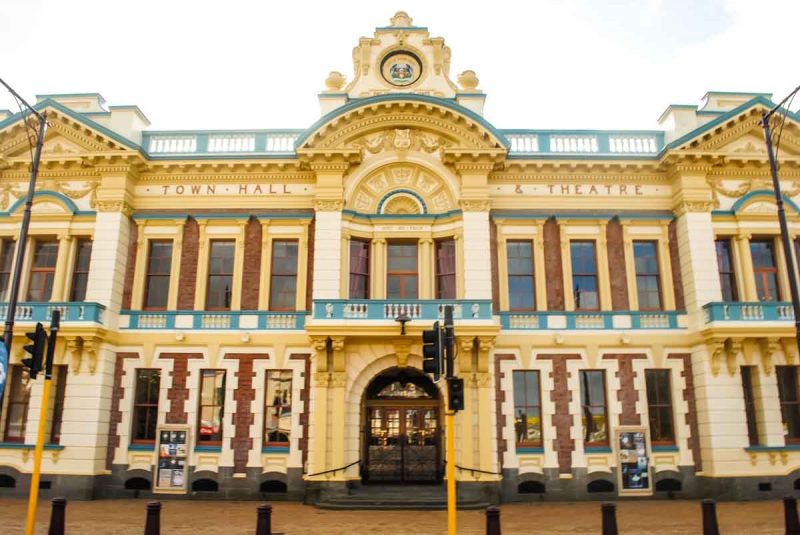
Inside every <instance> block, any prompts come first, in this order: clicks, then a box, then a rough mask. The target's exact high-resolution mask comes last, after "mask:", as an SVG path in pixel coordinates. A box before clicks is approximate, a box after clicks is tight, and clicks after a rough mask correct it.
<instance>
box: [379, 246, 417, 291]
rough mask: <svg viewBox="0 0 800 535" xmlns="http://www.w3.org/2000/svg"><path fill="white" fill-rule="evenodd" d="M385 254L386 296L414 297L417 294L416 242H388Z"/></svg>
mask: <svg viewBox="0 0 800 535" xmlns="http://www.w3.org/2000/svg"><path fill="white" fill-rule="evenodd" d="M387 256H388V265H387V268H386V298H387V299H416V298H417V295H418V293H417V292H418V290H417V282H418V273H417V266H418V262H417V244H416V243H407V242H395V243H389V244H388V254H387Z"/></svg>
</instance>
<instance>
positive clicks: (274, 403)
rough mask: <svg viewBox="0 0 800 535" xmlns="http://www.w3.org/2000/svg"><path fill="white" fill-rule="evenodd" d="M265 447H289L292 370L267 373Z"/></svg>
mask: <svg viewBox="0 0 800 535" xmlns="http://www.w3.org/2000/svg"><path fill="white" fill-rule="evenodd" d="M265 392H266V394H265V396H264V403H265V407H264V445H265V446H288V445H289V437H290V436H291V428H292V370H269V371H267V384H266V390H265Z"/></svg>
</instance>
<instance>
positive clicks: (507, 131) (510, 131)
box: [499, 128, 664, 139]
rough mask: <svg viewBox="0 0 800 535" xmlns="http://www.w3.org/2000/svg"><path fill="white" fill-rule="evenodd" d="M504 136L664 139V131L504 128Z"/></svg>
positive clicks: (502, 130)
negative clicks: (645, 137)
mask: <svg viewBox="0 0 800 535" xmlns="http://www.w3.org/2000/svg"><path fill="white" fill-rule="evenodd" d="M499 131H500V132H502V133H503V134H537V135H538V134H551V135H565V136H572V135H608V136H617V135H618V136H628V135H631V136H656V137H657V138H662V139H663V137H664V131H663V130H536V129H530V128H502V129H500V130H499Z"/></svg>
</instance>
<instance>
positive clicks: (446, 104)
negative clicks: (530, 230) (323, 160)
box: [294, 93, 510, 149]
mask: <svg viewBox="0 0 800 535" xmlns="http://www.w3.org/2000/svg"><path fill="white" fill-rule="evenodd" d="M392 101H397V102H403V101H411V102H425V103H428V104H433V105H435V106H441V107H443V108H448V109H450V110H452V111H455V112H457V113H460V114H461V115H464V116H466V117H468V118H470V119H471V120H473V121H475V122H476V123H478V124H479V125H481V126H482V127H483V128H485V129H486V130H487V131H488V132H489V133H490V134H491V135H492V136H494V138H495V140H496V141H497V143H498V144H500V145H502V146H503V147H505V148H509V147H510V144H509V142H508V140H507V139H506V137H505V136H504V135H503V134H502V133H501V132H500V131H499V130H498V129H497V128H495V127H494V126H492V124H491V123H489V122H488V121H487V120H486V119H484V118H483V117H481V116H480V115H478V114H477V113H475V112H474V111H472V110H470V109H467V108H465V107H464V106H461V105H460V104H457V103H456V102H455V101H454V100H452V99H442V98H436V97H429V96H427V95H415V94H411V93H408V94H405V93H402V94H397V93H389V94H385V95H377V96H374V97H367V98H362V99H351V100H350V101H349V102H348V103H347V104H345V105H344V106H340V107H338V108H336V109H335V110H332V111H330V112H328V113H326V114H325V115H323V116H322V117H321V118H320V119H318V120H317V121H316V122H315V123H314V124H313V125H311V127H310V128H309V129H308V130H306V131H305V132H304V133H303V134H301V135H300V137H298V138H297V139H296V140H295V142H294V147H295V149H297V148H299V147H301V146H302V145H303V144H304V143H305V142H306V141H307V140H308V138H310V137H311V136H312V135H313V134H314V133H315V132H316V131H317V130H319V129H320V128H321V127H322V126H323V125H325V124H327V123H329V122H330V121H332V120H333V119H336V118H337V117H339V116H341V115H344V114H346V113H348V112H350V111H352V110H355V109H357V108H360V107H363V106H370V105H372V104H376V103H380V102H392Z"/></svg>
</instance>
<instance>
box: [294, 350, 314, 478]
mask: <svg viewBox="0 0 800 535" xmlns="http://www.w3.org/2000/svg"><path fill="white" fill-rule="evenodd" d="M289 360H302V361H304V362H305V367H304V368H303V390H302V391H300V401H302V402H303V411H302V412H301V413H300V428H301V429H302V430H303V436H302V437H300V438H299V440H298V441H297V442H298V447H299V448H300V451H302V452H303V466H304V467H305V465H306V460H307V459H308V416H309V415H308V407H309V399H310V397H311V355H310V354H309V353H292V354H291V355H289ZM292 410H294V409H292Z"/></svg>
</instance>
